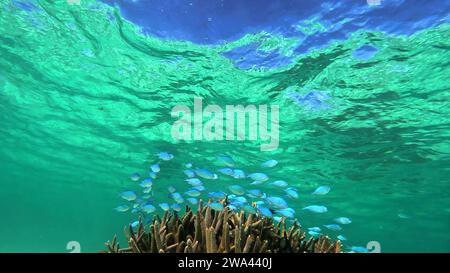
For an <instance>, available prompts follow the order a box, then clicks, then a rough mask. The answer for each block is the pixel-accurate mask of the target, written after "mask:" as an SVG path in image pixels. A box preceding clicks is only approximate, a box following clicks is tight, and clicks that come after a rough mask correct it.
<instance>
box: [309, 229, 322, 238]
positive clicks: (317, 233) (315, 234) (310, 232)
mask: <svg viewBox="0 0 450 273" xmlns="http://www.w3.org/2000/svg"><path fill="white" fill-rule="evenodd" d="M308 234H309V235H311V236H312V237H314V238H317V237H319V236H320V232H316V231H313V230H310V231H308Z"/></svg>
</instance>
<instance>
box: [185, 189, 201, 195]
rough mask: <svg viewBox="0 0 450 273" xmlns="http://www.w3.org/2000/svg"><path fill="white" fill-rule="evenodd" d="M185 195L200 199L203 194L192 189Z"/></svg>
mask: <svg viewBox="0 0 450 273" xmlns="http://www.w3.org/2000/svg"><path fill="white" fill-rule="evenodd" d="M184 194H186V195H187V196H190V197H198V196H200V195H201V194H202V193H201V192H200V191H198V190H194V189H191V190H188V191H186V192H185V193H184Z"/></svg>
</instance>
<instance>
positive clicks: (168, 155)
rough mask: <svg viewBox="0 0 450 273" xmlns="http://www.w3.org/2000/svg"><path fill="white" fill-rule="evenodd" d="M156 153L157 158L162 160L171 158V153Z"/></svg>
mask: <svg viewBox="0 0 450 273" xmlns="http://www.w3.org/2000/svg"><path fill="white" fill-rule="evenodd" d="M157 155H158V157H159V159H161V160H164V161H168V160H171V159H173V154H170V153H168V152H160V153H158V154H157Z"/></svg>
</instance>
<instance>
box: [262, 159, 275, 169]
mask: <svg viewBox="0 0 450 273" xmlns="http://www.w3.org/2000/svg"><path fill="white" fill-rule="evenodd" d="M277 164H278V161H276V160H275V159H270V160H267V161H266V162H263V163H262V164H261V167H262V168H273V167H275V166H276V165H277Z"/></svg>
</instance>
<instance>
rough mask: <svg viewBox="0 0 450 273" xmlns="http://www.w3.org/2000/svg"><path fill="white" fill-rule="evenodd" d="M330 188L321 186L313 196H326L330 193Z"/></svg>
mask: <svg viewBox="0 0 450 273" xmlns="http://www.w3.org/2000/svg"><path fill="white" fill-rule="evenodd" d="M330 189H331V188H330V187H329V186H320V187H318V188H317V189H316V190H315V191H314V192H313V193H312V194H315V195H325V194H327V193H328V192H330Z"/></svg>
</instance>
